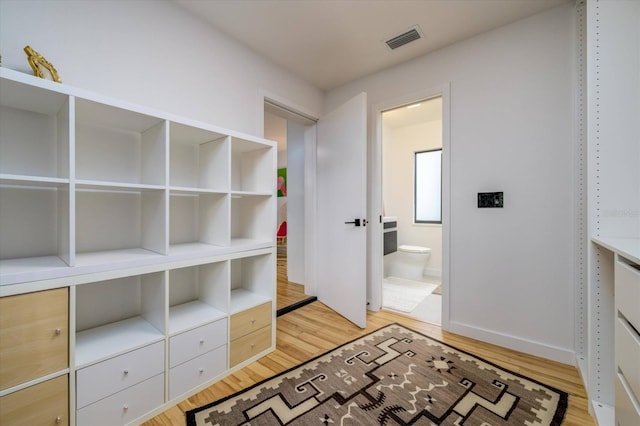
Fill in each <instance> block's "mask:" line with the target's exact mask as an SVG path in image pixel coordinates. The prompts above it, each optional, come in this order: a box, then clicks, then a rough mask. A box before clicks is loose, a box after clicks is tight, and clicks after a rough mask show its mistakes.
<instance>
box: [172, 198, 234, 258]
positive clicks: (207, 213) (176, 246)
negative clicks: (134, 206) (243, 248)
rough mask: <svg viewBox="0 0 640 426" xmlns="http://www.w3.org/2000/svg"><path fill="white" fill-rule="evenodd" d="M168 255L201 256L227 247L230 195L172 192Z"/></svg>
mask: <svg viewBox="0 0 640 426" xmlns="http://www.w3.org/2000/svg"><path fill="white" fill-rule="evenodd" d="M169 217H170V221H169V244H170V246H169V254H171V255H177V256H180V255H183V256H184V255H191V254H204V253H206V252H210V251H212V250H215V249H216V248H221V247H228V246H229V238H230V232H229V220H230V218H229V195H228V194H226V193H213V192H204V193H202V192H198V191H188V190H177V189H172V190H171V195H170V202H169Z"/></svg>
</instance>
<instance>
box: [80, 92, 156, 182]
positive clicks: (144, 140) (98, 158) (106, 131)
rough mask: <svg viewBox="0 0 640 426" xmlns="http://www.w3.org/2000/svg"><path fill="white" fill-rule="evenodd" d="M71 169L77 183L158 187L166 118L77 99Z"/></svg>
mask: <svg viewBox="0 0 640 426" xmlns="http://www.w3.org/2000/svg"><path fill="white" fill-rule="evenodd" d="M75 122H76V126H75V129H76V137H75V156H76V162H75V167H76V169H75V172H76V178H77V180H78V182H79V183H87V184H100V183H101V182H109V183H118V184H119V185H120V186H125V187H127V186H131V187H140V186H142V187H146V188H154V187H156V188H163V187H164V186H165V185H166V183H167V181H166V176H167V171H166V157H167V122H166V121H165V120H164V119H161V118H158V117H154V116H150V115H146V114H142V113H139V112H135V111H131V110H127V109H123V108H118V107H115V106H111V105H106V104H102V103H99V102H94V101H90V100H86V99H81V98H77V99H76V116H75Z"/></svg>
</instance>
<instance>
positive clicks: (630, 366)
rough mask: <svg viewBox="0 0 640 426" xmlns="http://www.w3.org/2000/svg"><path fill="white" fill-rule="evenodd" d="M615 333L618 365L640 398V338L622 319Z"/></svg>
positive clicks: (618, 319) (617, 322) (617, 323)
mask: <svg viewBox="0 0 640 426" xmlns="http://www.w3.org/2000/svg"><path fill="white" fill-rule="evenodd" d="M615 332H616V351H615V353H616V364H617V365H618V367H619V368H620V370H621V371H622V373H623V374H624V377H625V379H626V380H627V383H628V384H629V387H630V388H631V390H632V391H633V392H634V394H635V396H636V398H640V336H639V335H638V334H637V333H636V331H635V330H633V329H632V328H631V327H630V326H629V324H628V323H627V322H626V321H625V320H624V319H623V318H620V317H618V318H616V330H615ZM639 424H640V423H639Z"/></svg>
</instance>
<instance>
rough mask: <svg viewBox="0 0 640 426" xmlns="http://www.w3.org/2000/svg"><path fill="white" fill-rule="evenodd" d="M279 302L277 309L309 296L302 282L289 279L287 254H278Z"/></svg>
mask: <svg viewBox="0 0 640 426" xmlns="http://www.w3.org/2000/svg"><path fill="white" fill-rule="evenodd" d="M277 259H278V260H277V265H278V299H277V300H278V302H277V304H276V309H277V310H279V309H282V308H285V307H287V306H291V305H293V304H295V303H297V302H300V301H301V300H304V299H306V298H307V297H308V296H307V295H306V294H304V286H303V285H302V284H296V283H292V282H290V281H289V280H288V279H287V256H282V255H280V254H279V255H278V258H277Z"/></svg>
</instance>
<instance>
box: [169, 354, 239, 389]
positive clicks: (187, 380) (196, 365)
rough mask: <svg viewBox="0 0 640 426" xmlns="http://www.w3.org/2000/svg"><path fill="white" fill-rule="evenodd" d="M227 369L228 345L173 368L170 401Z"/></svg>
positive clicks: (170, 381) (170, 380)
mask: <svg viewBox="0 0 640 426" xmlns="http://www.w3.org/2000/svg"><path fill="white" fill-rule="evenodd" d="M226 369H227V345H224V346H220V347H219V348H216V349H214V350H212V351H210V352H207V353H206V354H204V355H200V356H199V357H198V358H195V359H192V360H191V361H187V362H185V363H184V364H181V365H178V366H177V367H173V368H172V369H171V370H170V372H169V399H173V398H175V397H177V396H180V395H182V394H183V393H185V392H188V391H189V390H191V389H193V388H195V387H196V386H199V385H201V384H203V383H206V382H208V381H209V380H212V379H213V378H214V377H216V376H217V375H219V374H221V373H223V372H224V371H225V370H226Z"/></svg>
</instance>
